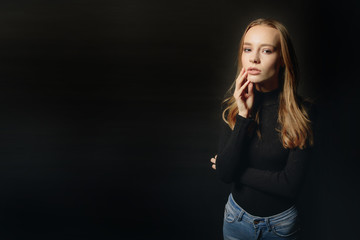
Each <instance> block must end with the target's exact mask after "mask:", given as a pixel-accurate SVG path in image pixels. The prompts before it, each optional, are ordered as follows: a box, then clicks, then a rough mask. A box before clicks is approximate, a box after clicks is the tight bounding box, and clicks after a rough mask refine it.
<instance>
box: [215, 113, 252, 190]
mask: <svg viewBox="0 0 360 240" xmlns="http://www.w3.org/2000/svg"><path fill="white" fill-rule="evenodd" d="M252 122H253V120H252V119H248V118H244V117H242V116H237V117H236V123H235V127H234V129H233V130H232V131H231V133H229V134H228V136H227V138H226V139H223V140H222V141H223V142H224V143H223V144H222V146H221V147H220V148H219V151H218V154H217V155H218V156H217V159H216V170H217V171H216V172H217V174H218V176H219V178H220V179H221V180H222V181H224V182H226V183H230V182H232V181H234V178H235V174H236V173H237V172H238V170H239V168H240V167H242V166H245V163H246V162H245V158H244V145H245V141H246V136H247V134H248V133H249V132H248V128H249V125H250V124H252Z"/></svg>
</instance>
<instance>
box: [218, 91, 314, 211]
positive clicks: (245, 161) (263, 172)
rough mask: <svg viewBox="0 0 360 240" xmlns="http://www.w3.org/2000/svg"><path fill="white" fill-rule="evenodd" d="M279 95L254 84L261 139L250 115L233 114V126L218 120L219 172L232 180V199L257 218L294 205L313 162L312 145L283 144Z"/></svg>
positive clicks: (227, 180)
mask: <svg viewBox="0 0 360 240" xmlns="http://www.w3.org/2000/svg"><path fill="white" fill-rule="evenodd" d="M279 93H280V90H279V89H276V90H273V91H271V92H259V91H257V90H256V89H255V88H254V94H255V96H254V108H259V109H260V115H259V116H260V120H259V129H260V132H261V140H260V139H259V137H258V135H257V134H256V131H255V129H256V125H257V124H256V122H255V121H254V120H253V119H251V118H244V117H242V116H240V115H237V116H236V122H235V127H234V130H231V128H230V127H229V126H228V125H227V124H226V123H225V122H224V121H223V120H222V121H221V122H222V123H221V132H220V141H219V149H218V156H217V160H216V172H217V175H218V176H219V177H220V179H221V180H222V181H224V182H225V183H232V188H231V192H232V194H233V197H234V200H235V201H236V203H237V204H239V205H240V206H241V207H242V208H243V209H244V210H245V211H247V212H248V213H250V214H252V215H255V216H262V217H266V216H271V215H275V214H278V213H280V212H282V211H285V210H286V209H288V208H290V207H291V206H292V205H294V204H295V201H296V197H297V194H298V192H299V190H300V187H301V185H302V182H303V180H304V176H305V172H306V169H307V165H308V162H309V161H311V160H310V157H311V149H312V148H311V147H307V148H305V149H303V150H301V149H299V148H295V149H285V148H284V147H283V146H282V143H281V138H280V133H279V132H278V131H277V129H280V125H279V123H278V121H277V119H278V107H279ZM308 113H309V112H308ZM309 114H310V115H311V113H309ZM310 118H311V116H310ZM251 129H252V130H251Z"/></svg>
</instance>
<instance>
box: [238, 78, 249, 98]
mask: <svg viewBox="0 0 360 240" xmlns="http://www.w3.org/2000/svg"><path fill="white" fill-rule="evenodd" d="M249 83H250V81H249V80H247V81H246V82H245V83H244V85H242V87H241V88H240V90H239V95H240V96H241V95H243V92H244V90H245V88H246V87H247V86H248V85H249Z"/></svg>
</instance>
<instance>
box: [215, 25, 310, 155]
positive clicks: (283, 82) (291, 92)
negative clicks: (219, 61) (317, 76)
mask: <svg viewBox="0 0 360 240" xmlns="http://www.w3.org/2000/svg"><path fill="white" fill-rule="evenodd" d="M257 25H265V26H269V27H272V28H275V29H277V30H278V31H279V32H280V44H281V56H280V57H281V58H282V62H283V63H284V67H281V69H280V71H279V88H280V95H279V109H278V122H279V123H280V126H281V129H279V130H278V131H279V132H280V136H281V141H282V145H283V147H284V148H289V149H293V148H296V147H299V148H300V149H303V148H305V147H306V146H307V144H309V145H313V132H312V129H311V121H310V119H309V116H308V113H307V111H306V109H305V107H304V105H303V103H302V101H301V98H300V97H299V96H298V95H297V85H298V65H297V60H296V55H295V51H294V48H293V46H292V43H291V40H290V37H289V33H288V31H287V30H286V28H285V26H284V25H282V24H281V23H280V22H278V21H276V20H273V19H262V18H260V19H257V20H254V21H252V22H251V23H250V24H249V25H248V26H247V28H246V30H245V32H244V34H243V36H242V38H241V40H240V46H239V54H238V66H237V74H236V75H237V76H238V75H239V74H240V71H241V68H242V62H241V55H242V53H243V43H244V38H245V35H246V33H247V32H248V31H249V29H250V28H252V27H254V26H257ZM235 83H236V82H235V81H234V82H233V84H232V85H231V87H230V89H229V90H228V91H227V95H230V94H231V96H229V97H227V98H225V100H224V101H223V104H226V108H225V109H224V111H223V113H222V118H223V120H224V121H225V122H226V123H227V124H228V125H229V127H230V128H231V129H233V128H234V126H235V121H236V115H237V114H238V113H239V110H238V107H237V104H236V101H235V98H234V96H233V95H232V93H233V92H234V89H235ZM253 111H254V110H253ZM253 115H254V116H255V121H256V122H257V124H258V125H259V109H256V110H255V112H254V114H253ZM257 134H258V136H259V137H261V134H260V130H259V128H258V129H257Z"/></svg>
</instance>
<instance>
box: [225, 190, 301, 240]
mask: <svg viewBox="0 0 360 240" xmlns="http://www.w3.org/2000/svg"><path fill="white" fill-rule="evenodd" d="M223 235H224V240H248V239H249V240H250V239H251V240H259V239H266V240H267V239H273V240H276V239H286V240H290V239H291V240H294V239H297V240H298V239H300V222H299V218H298V212H297V209H296V207H295V206H292V207H291V208H289V209H287V210H285V211H284V212H281V213H279V214H276V215H273V216H269V217H258V216H253V215H251V214H249V213H247V212H246V211H245V210H244V209H242V208H241V207H240V206H239V205H238V204H237V203H236V202H235V201H234V199H233V196H232V194H231V193H230V196H229V199H228V202H227V203H226V205H225V211H224V226H223Z"/></svg>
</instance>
